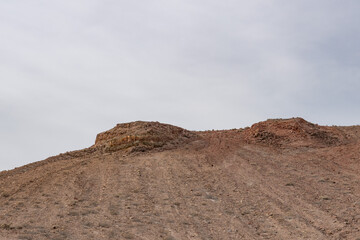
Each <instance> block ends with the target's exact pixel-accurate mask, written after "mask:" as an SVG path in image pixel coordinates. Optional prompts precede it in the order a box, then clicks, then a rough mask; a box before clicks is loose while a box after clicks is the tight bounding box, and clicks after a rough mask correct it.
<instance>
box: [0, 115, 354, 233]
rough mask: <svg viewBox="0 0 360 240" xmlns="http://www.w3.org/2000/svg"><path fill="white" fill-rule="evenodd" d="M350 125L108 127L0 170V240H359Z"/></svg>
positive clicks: (284, 123) (283, 123)
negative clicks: (83, 143)
mask: <svg viewBox="0 0 360 240" xmlns="http://www.w3.org/2000/svg"><path fill="white" fill-rule="evenodd" d="M359 172H360V126H351V127H336V126H333V127H327V126H318V125H316V124H312V123H309V122H307V121H305V120H303V119H301V118H292V119H273V120H267V121H264V122H260V123H257V124H254V125H253V126H252V127H250V128H245V129H233V130H223V131H204V132H193V131H187V130H185V129H182V128H179V127H175V126H171V125H167V124H161V123H158V122H133V123H126V124H118V125H117V126H116V127H115V128H113V129H111V130H109V131H106V132H104V133H100V134H99V135H98V136H97V139H96V142H95V144H94V145H93V146H91V147H89V148H87V149H84V150H79V151H74V152H68V153H65V154H60V155H58V156H55V157H50V158H48V159H46V160H44V161H40V162H36V163H32V164H29V165H26V166H23V167H20V168H16V169H14V170H11V171H3V172H0V182H1V185H0V239H9V240H11V239H28V240H30V239H32V240H38V239H39V240H42V239H54V240H55V239H58V240H60V239H166V240H175V239H204V240H205V239H354V240H360V174H359Z"/></svg>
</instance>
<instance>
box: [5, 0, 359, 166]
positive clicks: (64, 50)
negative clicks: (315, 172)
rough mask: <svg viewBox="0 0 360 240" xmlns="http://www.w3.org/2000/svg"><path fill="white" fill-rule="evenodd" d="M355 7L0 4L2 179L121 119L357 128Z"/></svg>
mask: <svg viewBox="0 0 360 240" xmlns="http://www.w3.org/2000/svg"><path fill="white" fill-rule="evenodd" d="M359 13H360V1H358V0H353V1H351V0H344V1H337V0H336V1H335V0H317V1H314V0H311V1H310V0H292V1H288V0H278V1H272V0H262V1H256V0H251V1H249V0H247V1H241V0H233V1H232V0H222V1H215V0H153V1H149V0H136V1H122V0H116V1H105V0H76V1H70V0H69V1H48V0H44V1H38V0H32V1H25V0H12V1H1V2H0V83H1V85H0V119H1V125H0V171H1V170H4V169H11V168H14V167H17V166H21V165H24V164H26V163H30V162H34V161H38V160H42V159H45V158H46V157H49V156H51V155H57V154H59V153H61V152H66V151H70V150H76V149H81V148H85V147H88V146H90V145H92V144H93V143H94V140H95V137H96V134H97V133H99V132H101V131H104V130H107V129H110V128H112V127H113V126H115V124H116V123H122V122H129V121H135V120H152V121H160V122H165V123H170V124H174V125H177V126H180V127H184V128H187V129H190V130H204V129H229V128H240V127H245V126H248V125H251V124H253V123H255V122H258V121H262V120H266V119H268V118H288V117H296V116H301V117H303V118H305V119H306V120H308V121H311V122H314V123H319V124H324V125H357V124H360V105H359V103H360V68H359V67H360V44H359V43H360V28H359V26H360V17H359V16H360V15H359Z"/></svg>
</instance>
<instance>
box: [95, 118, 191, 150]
mask: <svg viewBox="0 0 360 240" xmlns="http://www.w3.org/2000/svg"><path fill="white" fill-rule="evenodd" d="M194 138H196V134H195V133H193V132H190V131H188V130H185V129H183V128H180V127H176V126H172V125H169V124H163V123H159V122H144V121H136V122H130V123H123V124H117V125H116V126H115V127H114V128H112V129H110V130H108V131H105V132H102V133H99V134H98V135H97V137H96V141H95V147H102V148H104V150H105V151H106V152H114V151H119V150H126V151H128V152H129V151H130V152H145V151H148V150H151V149H154V148H157V149H159V148H163V149H171V148H173V147H175V146H179V145H181V144H184V143H187V142H190V141H192V140H193V139H194Z"/></svg>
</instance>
